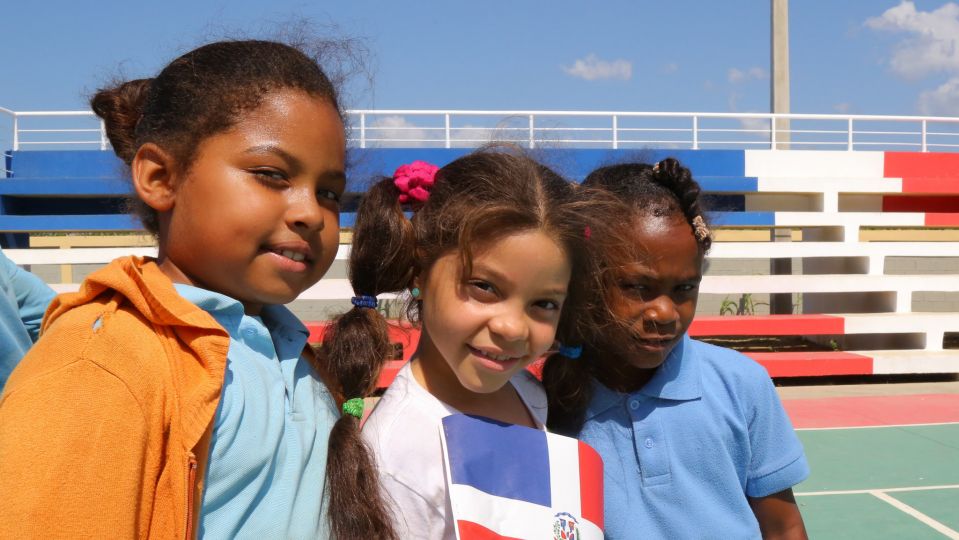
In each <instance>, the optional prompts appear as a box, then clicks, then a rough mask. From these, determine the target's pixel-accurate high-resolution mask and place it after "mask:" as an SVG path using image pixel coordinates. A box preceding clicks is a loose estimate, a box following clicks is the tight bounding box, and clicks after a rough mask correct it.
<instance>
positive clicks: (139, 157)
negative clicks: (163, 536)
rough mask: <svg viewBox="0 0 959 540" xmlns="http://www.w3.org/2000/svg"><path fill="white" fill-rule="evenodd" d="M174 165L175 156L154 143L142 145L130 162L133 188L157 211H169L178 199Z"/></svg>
mask: <svg viewBox="0 0 959 540" xmlns="http://www.w3.org/2000/svg"><path fill="white" fill-rule="evenodd" d="M174 165H175V163H174V160H173V156H171V155H170V154H169V153H167V152H166V151H165V150H163V149H162V148H160V147H159V146H157V145H156V144H154V143H146V144H144V145H143V146H141V147H140V148H139V149H138V150H137V153H136V155H135V156H133V161H132V162H131V163H130V176H131V177H132V180H133V190H134V191H136V194H137V197H139V198H140V200H142V201H143V202H145V203H146V204H147V206H149V207H150V208H152V209H154V210H156V211H157V212H166V211H169V210H170V209H172V208H173V203H174V201H175V200H176V191H175V189H174V182H173V179H174V176H175V174H174V171H175V170H176V168H175V167H174Z"/></svg>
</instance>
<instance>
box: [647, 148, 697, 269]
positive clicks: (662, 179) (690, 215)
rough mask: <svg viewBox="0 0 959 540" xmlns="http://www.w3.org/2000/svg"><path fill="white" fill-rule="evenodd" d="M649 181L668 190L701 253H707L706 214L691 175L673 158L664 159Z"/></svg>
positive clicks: (656, 167)
mask: <svg viewBox="0 0 959 540" xmlns="http://www.w3.org/2000/svg"><path fill="white" fill-rule="evenodd" d="M650 180H651V181H653V182H655V183H657V184H659V185H661V186H663V187H664V188H666V189H668V190H669V191H670V192H671V193H672V194H673V196H674V197H675V198H676V201H677V202H678V203H679V209H680V211H681V212H682V213H683V215H684V216H685V217H686V221H687V222H688V223H689V225H690V227H692V228H693V234H694V235H695V236H696V240H697V241H698V242H699V244H700V246H701V247H702V249H703V251H704V252H706V251H709V248H710V247H711V246H712V238H710V236H709V227H708V225H707V222H706V212H705V211H704V209H703V208H702V203H701V199H700V192H701V188H700V187H699V183H698V182H696V180H694V179H693V175H692V173H691V172H690V171H689V169H687V168H686V167H683V166H682V164H680V162H679V161H678V160H677V159H675V158H666V159H664V160H662V161H660V162H659V163H657V164H656V165H655V166H654V167H653V168H652V176H651V178H650Z"/></svg>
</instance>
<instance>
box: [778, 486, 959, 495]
mask: <svg viewBox="0 0 959 540" xmlns="http://www.w3.org/2000/svg"><path fill="white" fill-rule="evenodd" d="M936 489H959V484H947V485H941V486H913V487H897V488H882V489H875V488H874V489H848V490H843V491H806V492H799V493H793V495H795V496H797V497H814V496H817V495H862V494H865V493H869V494H874V493H880V492H881V493H896V492H901V491H932V490H936Z"/></svg>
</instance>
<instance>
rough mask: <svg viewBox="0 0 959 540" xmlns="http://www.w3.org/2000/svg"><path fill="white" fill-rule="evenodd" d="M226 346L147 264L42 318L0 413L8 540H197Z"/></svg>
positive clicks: (124, 263) (0, 513) (104, 280)
mask: <svg viewBox="0 0 959 540" xmlns="http://www.w3.org/2000/svg"><path fill="white" fill-rule="evenodd" d="M229 346H230V339H229V336H228V334H227V333H226V331H225V330H223V328H222V327H221V326H220V325H218V324H217V322H216V321H215V320H214V319H213V317H212V316H210V315H209V314H208V313H207V312H205V311H203V310H202V309H200V308H198V307H197V306H195V305H194V304H192V303H190V302H189V301H187V300H185V299H184V298H182V297H181V296H180V295H179V294H178V293H177V292H176V290H175V289H174V287H173V284H172V282H171V281H170V279H169V278H167V277H166V276H165V275H164V274H163V273H162V272H161V271H160V269H159V267H158V266H157V265H156V263H155V262H154V261H152V260H151V259H142V258H136V257H128V258H122V259H117V260H116V261H113V262H112V263H110V265H108V266H107V267H105V268H103V269H102V270H100V271H98V272H96V273H94V274H91V275H90V276H89V277H88V278H87V279H86V281H84V283H83V285H82V286H81V288H80V291H79V292H77V293H71V294H65V295H61V296H59V297H58V298H57V299H55V300H54V301H53V303H52V304H51V305H50V308H49V309H48V310H47V314H46V318H45V319H44V322H43V330H42V334H41V337H40V340H39V341H38V342H37V344H36V345H35V346H34V347H33V348H32V349H31V350H30V352H29V353H28V354H27V356H26V357H25V358H24V359H23V361H22V362H21V363H20V365H19V366H18V367H17V369H16V370H15V371H14V373H13V374H12V375H11V377H10V379H9V381H8V382H7V385H6V388H5V389H4V393H3V397H2V399H0V501H2V502H0V538H45V539H46V538H190V537H192V536H193V535H194V534H195V533H194V531H195V529H196V517H197V515H198V513H199V512H198V509H199V504H200V495H201V494H202V492H203V488H202V479H203V478H204V471H205V465H206V463H205V462H206V458H207V453H208V449H209V439H210V437H209V435H210V433H211V430H212V426H213V418H214V415H215V413H216V407H217V402H218V401H219V399H220V390H221V387H222V384H223V376H224V370H225V368H226V355H227V351H228V349H229Z"/></svg>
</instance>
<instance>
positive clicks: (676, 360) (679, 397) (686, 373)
mask: <svg viewBox="0 0 959 540" xmlns="http://www.w3.org/2000/svg"><path fill="white" fill-rule="evenodd" d="M638 393H640V394H643V395H644V396H649V397H655V398H660V399H670V400H674V401H689V400H693V399H699V398H701V397H703V377H702V373H701V366H700V361H699V358H697V356H696V353H695V352H694V351H693V348H692V347H690V346H689V334H684V335H683V339H682V340H680V342H679V343H677V344H676V347H675V348H674V349H673V350H672V351H671V352H670V353H669V356H667V357H666V361H665V362H663V365H661V366H660V367H659V369H657V370H656V374H655V375H653V378H652V379H650V380H649V382H648V383H646V385H645V386H643V387H642V388H640V389H639V391H638Z"/></svg>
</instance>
